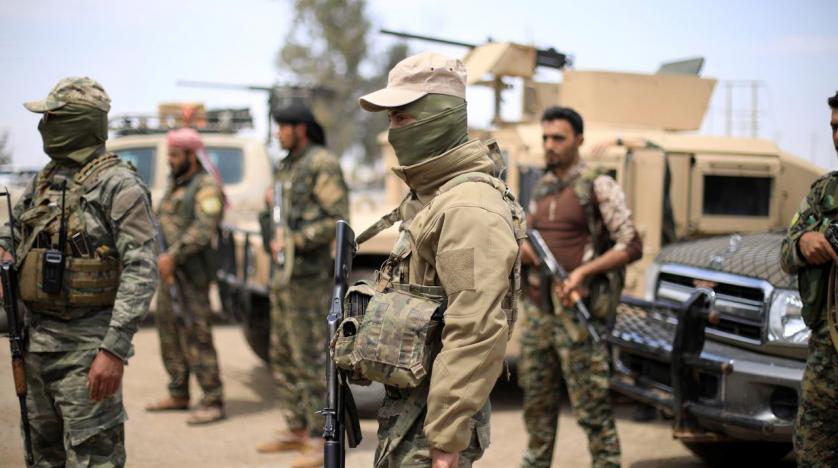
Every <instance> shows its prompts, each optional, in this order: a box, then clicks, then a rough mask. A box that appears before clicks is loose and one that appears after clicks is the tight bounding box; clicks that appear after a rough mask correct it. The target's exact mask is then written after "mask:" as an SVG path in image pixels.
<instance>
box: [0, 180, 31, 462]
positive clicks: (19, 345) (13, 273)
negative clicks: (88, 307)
mask: <svg viewBox="0 0 838 468" xmlns="http://www.w3.org/2000/svg"><path fill="white" fill-rule="evenodd" d="M0 196H3V197H6V208H7V210H8V213H9V232H10V235H11V246H10V247H11V252H10V253H11V255H12V260H11V261H2V262H0V281H1V282H2V285H3V308H4V309H5V310H6V318H7V320H8V324H9V347H10V349H11V355H12V377H13V379H14V383H15V394H17V399H18V403H19V404H20V426H21V429H22V430H23V445H24V448H25V449H26V463H27V465H31V464H32V463H33V460H34V457H33V455H32V432H31V430H30V428H29V411H28V409H27V407H26V394H27V392H28V390H27V387H26V363H25V361H24V360H23V346H24V339H23V327H22V326H21V323H20V320H19V318H20V315H19V310H18V307H17V300H18V277H17V267H16V265H17V258H16V252H15V248H16V247H15V223H14V214H13V212H12V201H11V195H10V194H9V190H8V189H6V191H5V192H2V193H0Z"/></svg>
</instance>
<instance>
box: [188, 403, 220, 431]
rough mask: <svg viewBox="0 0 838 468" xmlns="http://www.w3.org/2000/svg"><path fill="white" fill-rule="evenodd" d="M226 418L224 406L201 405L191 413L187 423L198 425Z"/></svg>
mask: <svg viewBox="0 0 838 468" xmlns="http://www.w3.org/2000/svg"><path fill="white" fill-rule="evenodd" d="M224 418H225V415H224V407H223V406H221V405H201V406H199V407H197V408H195V409H194V410H192V413H190V414H189V418H187V419H186V424H189V425H190V426H197V425H200V424H209V423H212V422H216V421H221V420H222V419H224Z"/></svg>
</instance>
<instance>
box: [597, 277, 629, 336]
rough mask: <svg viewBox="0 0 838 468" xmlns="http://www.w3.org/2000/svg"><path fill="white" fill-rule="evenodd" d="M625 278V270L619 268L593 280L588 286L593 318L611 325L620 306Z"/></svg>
mask: <svg viewBox="0 0 838 468" xmlns="http://www.w3.org/2000/svg"><path fill="white" fill-rule="evenodd" d="M625 276H626V271H625V269H624V268H618V269H617V270H613V271H609V272H608V273H605V274H602V275H598V276H596V277H594V278H593V279H591V282H590V284H589V286H588V288H589V290H590V294H589V296H588V297H589V298H590V299H589V307H588V309H589V310H590V312H591V315H592V316H593V317H595V318H598V319H600V320H604V321H605V322H606V323H610V320H611V319H612V318H613V317H614V316H615V314H616V313H617V306H618V305H620V295H621V294H622V292H623V286H624V285H625Z"/></svg>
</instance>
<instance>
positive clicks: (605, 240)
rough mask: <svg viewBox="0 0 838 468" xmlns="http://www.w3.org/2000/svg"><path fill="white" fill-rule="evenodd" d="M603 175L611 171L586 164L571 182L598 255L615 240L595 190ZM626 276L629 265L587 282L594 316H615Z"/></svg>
mask: <svg viewBox="0 0 838 468" xmlns="http://www.w3.org/2000/svg"><path fill="white" fill-rule="evenodd" d="M603 175H608V172H607V171H606V170H604V169H602V168H598V167H587V168H585V169H584V171H583V172H582V173H581V174H580V175H579V176H578V177H577V178H576V179H575V180H574V181H573V182H572V189H573V192H574V194H575V195H576V198H577V199H578V200H579V203H580V204H581V205H582V210H583V211H584V213H585V220H586V222H587V225H588V232H589V233H590V235H591V243H592V246H593V254H594V256H597V257H598V256H600V255H602V254H604V253H605V252H607V251H608V250H609V249H611V248H612V247H613V246H614V241H613V240H611V237H610V234H609V232H608V228H607V227H606V226H605V222H604V221H603V219H602V213H600V211H599V202H598V201H597V198H596V193H595V192H594V181H595V180H596V179H597V178H598V177H600V176H603ZM550 193H552V191H548V192H547V193H543V194H540V196H541V197H544V196H547V195H549V194H550ZM536 196H538V194H536ZM625 278H626V267H625V266H621V267H620V268H616V269H614V270H611V271H609V272H607V273H603V274H600V275H597V276H595V277H593V278H590V279H588V280H587V281H586V284H585V286H586V288H587V289H588V290H589V291H590V294H589V296H588V297H589V299H588V301H590V303H589V305H588V307H589V309H590V311H591V314H592V315H594V316H595V317H597V318H600V319H604V320H606V322H608V321H609V320H611V319H612V318H613V317H614V315H615V314H616V312H617V306H618V305H619V303H620V295H621V294H622V291H623V287H624V286H625ZM550 289H551V288H550ZM542 293H544V288H542Z"/></svg>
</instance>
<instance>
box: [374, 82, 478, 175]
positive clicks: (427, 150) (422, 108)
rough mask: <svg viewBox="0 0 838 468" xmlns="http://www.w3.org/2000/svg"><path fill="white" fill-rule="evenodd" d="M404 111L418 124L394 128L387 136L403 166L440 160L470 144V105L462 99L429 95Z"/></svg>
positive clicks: (411, 104) (406, 107)
mask: <svg viewBox="0 0 838 468" xmlns="http://www.w3.org/2000/svg"><path fill="white" fill-rule="evenodd" d="M402 110H404V111H405V112H407V113H408V114H410V115H411V116H413V117H414V118H416V122H414V123H412V124H410V125H408V126H405V127H401V128H392V129H390V131H389V133H388V135H387V139H388V140H389V141H390V144H391V145H393V149H394V150H395V151H396V158H397V159H398V160H399V164H400V165H402V166H412V165H414V164H416V163H418V162H420V161H423V160H425V159H428V158H432V157H434V156H439V155H440V154H442V153H445V152H446V151H448V150H450V149H452V148H455V147H457V146H459V145H461V144H463V143H465V142H466V141H468V123H467V118H466V102H465V100H463V99H461V98H458V97H455V96H448V95H444V94H428V95H427V96H425V97H423V98H421V99H419V100H417V101H415V102H412V103H410V104H408V105H406V106H404V108H403V109H402Z"/></svg>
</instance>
